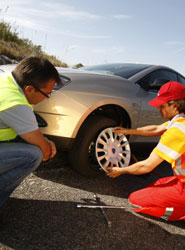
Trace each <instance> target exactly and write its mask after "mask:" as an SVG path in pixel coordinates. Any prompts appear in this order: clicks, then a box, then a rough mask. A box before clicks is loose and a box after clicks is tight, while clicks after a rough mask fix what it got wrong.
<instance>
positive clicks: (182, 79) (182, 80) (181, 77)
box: [177, 74, 185, 85]
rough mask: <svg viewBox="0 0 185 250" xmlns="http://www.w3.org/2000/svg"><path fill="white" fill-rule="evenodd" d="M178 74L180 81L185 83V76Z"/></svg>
mask: <svg viewBox="0 0 185 250" xmlns="http://www.w3.org/2000/svg"><path fill="white" fill-rule="evenodd" d="M177 76H178V82H181V83H182V84H184V85H185V78H184V77H183V76H181V75H179V74H178V75H177Z"/></svg>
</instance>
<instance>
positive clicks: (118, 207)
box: [76, 194, 125, 227]
mask: <svg viewBox="0 0 185 250" xmlns="http://www.w3.org/2000/svg"><path fill="white" fill-rule="evenodd" d="M93 196H94V198H95V199H96V200H93V203H92V202H91V204H77V206H76V207H77V208H99V209H101V212H102V214H103V216H104V218H105V220H106V222H107V225H108V227H111V225H112V222H111V221H109V219H108V217H107V215H106V213H105V211H104V208H114V209H115V208H117V209H124V208H125V207H124V206H113V205H106V204H105V203H103V202H101V201H100V198H99V197H98V196H97V195H96V194H94V195H93ZM91 201H92V200H91ZM95 201H96V203H94V202H95Z"/></svg>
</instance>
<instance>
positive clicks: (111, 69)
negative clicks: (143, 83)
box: [81, 63, 151, 79]
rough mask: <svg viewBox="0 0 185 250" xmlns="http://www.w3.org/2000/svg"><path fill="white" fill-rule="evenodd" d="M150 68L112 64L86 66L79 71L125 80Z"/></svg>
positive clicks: (128, 64) (142, 65)
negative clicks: (109, 75) (94, 72)
mask: <svg viewBox="0 0 185 250" xmlns="http://www.w3.org/2000/svg"><path fill="white" fill-rule="evenodd" d="M149 67H151V65H148V64H137V63H114V64H102V65H95V66H86V67H83V68H81V69H83V70H88V71H96V72H101V73H107V74H111V75H116V76H121V77H124V78H126V79H128V78H130V77H131V76H133V75H135V74H136V73H138V72H140V71H142V70H144V69H146V68H149Z"/></svg>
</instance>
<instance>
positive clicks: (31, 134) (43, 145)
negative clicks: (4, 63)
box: [0, 57, 61, 206]
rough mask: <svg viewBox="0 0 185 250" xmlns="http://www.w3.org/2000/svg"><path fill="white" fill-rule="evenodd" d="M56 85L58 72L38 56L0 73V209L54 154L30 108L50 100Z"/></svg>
mask: <svg viewBox="0 0 185 250" xmlns="http://www.w3.org/2000/svg"><path fill="white" fill-rule="evenodd" d="M55 84H61V80H60V77H59V74H58V72H57V70H56V69H55V67H54V66H53V65H52V64H51V63H50V62H49V61H48V60H47V59H43V58H38V57H28V58H25V59H23V60H22V61H21V62H20V63H19V64H17V66H16V68H15V69H14V70H13V71H12V73H10V74H6V73H2V74H0V206H2V204H3V203H4V202H5V201H6V200H7V199H8V197H9V196H10V194H11V193H12V192H13V191H14V189H15V188H16V187H17V186H18V185H19V184H20V182H21V181H22V180H23V179H24V178H25V177H26V176H27V175H28V174H30V173H31V172H32V171H34V170H35V169H36V168H37V167H38V166H39V164H40V163H41V161H46V160H48V159H50V158H52V157H54V155H55V154H56V147H55V144H54V143H53V142H52V141H49V140H47V139H46V138H45V137H44V136H43V134H42V133H41V131H40V129H39V128H38V124H37V121H36V118H35V115H34V113H33V108H32V106H31V105H32V104H37V103H39V102H41V101H43V100H44V99H46V98H49V96H50V94H51V92H52V90H53V87H54V85H55ZM18 137H19V138H21V140H17V141H16V139H17V138H18Z"/></svg>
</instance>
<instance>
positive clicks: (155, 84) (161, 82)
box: [148, 79, 169, 90]
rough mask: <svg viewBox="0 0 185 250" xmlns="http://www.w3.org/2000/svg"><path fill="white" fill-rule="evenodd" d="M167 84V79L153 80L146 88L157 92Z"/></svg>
mask: <svg viewBox="0 0 185 250" xmlns="http://www.w3.org/2000/svg"><path fill="white" fill-rule="evenodd" d="M167 82H169V80H167V79H155V80H154V82H152V83H150V84H149V86H148V88H149V89H156V90H159V89H160V87H161V86H162V85H164V84H165V83H167Z"/></svg>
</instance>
